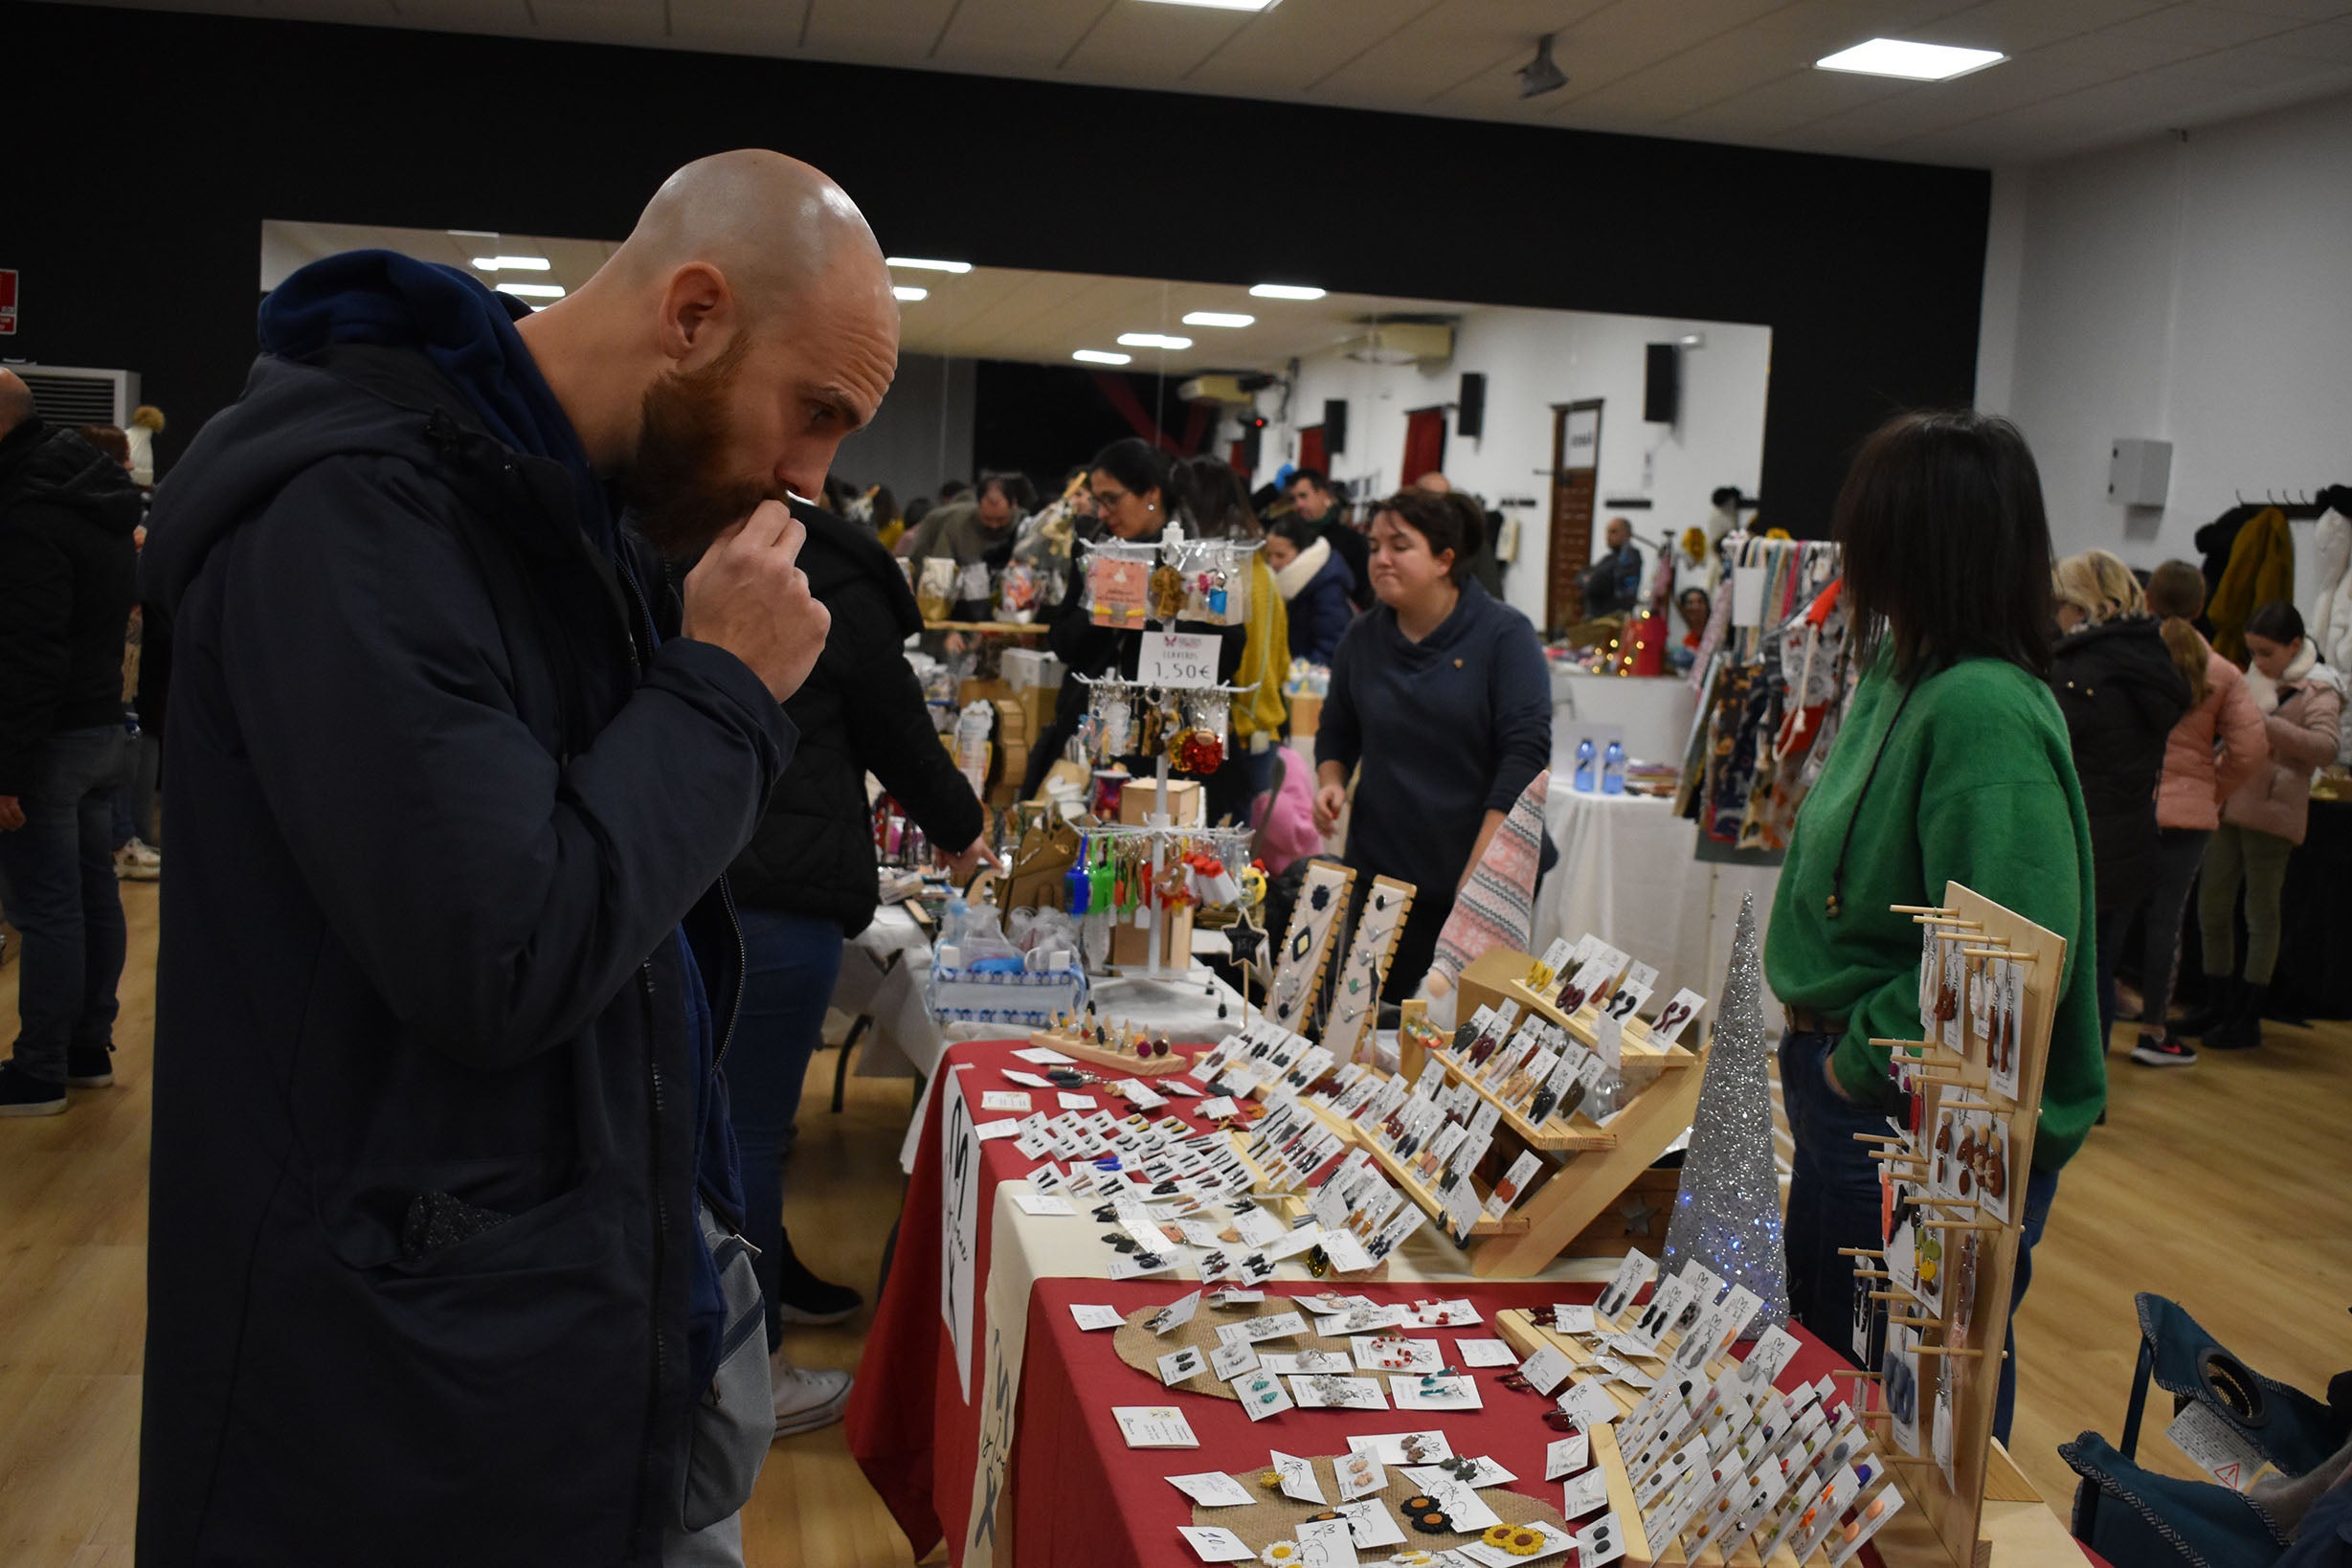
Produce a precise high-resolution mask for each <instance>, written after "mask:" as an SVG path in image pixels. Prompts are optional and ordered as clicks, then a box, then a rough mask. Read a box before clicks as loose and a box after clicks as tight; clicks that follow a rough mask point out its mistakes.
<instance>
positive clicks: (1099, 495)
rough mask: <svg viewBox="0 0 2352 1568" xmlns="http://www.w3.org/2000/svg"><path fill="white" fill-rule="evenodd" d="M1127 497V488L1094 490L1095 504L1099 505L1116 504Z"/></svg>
mask: <svg viewBox="0 0 2352 1568" xmlns="http://www.w3.org/2000/svg"><path fill="white" fill-rule="evenodd" d="M1126 499H1127V492H1126V491H1125V490H1097V491H1095V492H1094V504H1096V505H1097V506H1116V505H1117V504H1119V503H1120V502H1122V501H1125V500H1126Z"/></svg>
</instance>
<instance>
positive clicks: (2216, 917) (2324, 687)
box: [2197, 599, 2343, 1051]
mask: <svg viewBox="0 0 2352 1568" xmlns="http://www.w3.org/2000/svg"><path fill="white" fill-rule="evenodd" d="M2246 651H2247V653H2248V654H2249V655H2251V658H2252V661H2253V667H2252V668H2251V669H2250V670H2248V671H2247V672H2246V688H2247V690H2248V692H2249V693H2251V695H2252V697H2253V700H2254V706H2256V707H2257V708H2259V709H2261V711H2262V728H2263V730H2264V732H2265V735H2266V737H2267V738H2268V739H2269V741H2270V743H2271V758H2270V762H2269V764H2268V765H2267V766H2265V767H2262V768H2257V769H2255V770H2254V776H2253V777H2251V778H2250V779H2248V780H2247V781H2246V782H2245V783H2244V784H2242V785H2240V786H2239V787H2238V791H2237V793H2236V794H2235V795H2231V796H2230V797H2229V803H2228V804H2227V805H2225V806H2223V807H2222V821H2221V827H2220V829H2219V830H2218V831H2216V832H2215V833H2214V835H2213V838H2212V840H2210V841H2209V842H2208V843H2206V846H2205V883H2204V885H2203V886H2202V888H2201V889H2200V890H2199V892H2198V894H2197V919H2198V923H2199V924H2200V925H2201V926H2202V927H2203V929H2204V934H2205V968H2206V985H2207V986H2208V987H2210V988H2211V989H2212V990H2213V991H2214V992H2215V993H2216V994H2217V995H2218V996H2219V997H2223V998H2224V1004H2223V1005H2217V1006H2216V1007H2215V1009H2214V1011H2215V1014H2216V1017H2215V1018H2214V1019H2213V1021H2212V1023H2211V1024H2210V1026H2208V1027H2207V1028H2206V1030H2205V1043H2206V1049H2208V1050H2215V1051H2242V1050H2246V1049H2248V1048H2249V1047H2251V1046H2255V1045H2259V1044H2261V1043H2262V1004H2263V1001H2264V998H2265V997H2266V996H2267V995H2268V993H2269V992H2270V989H2271V971H2272V969H2273V968H2274V967H2275V966H2276V964H2277V962H2278V937H2279V905H2278V895H2279V892H2280V890H2281V889H2282V888H2283V887H2284V886H2285V885H2286V881H2287V858H2288V857H2289V856H2290V855H2292V854H2294V853H2295V846H2296V844H2299V843H2301V842H2302V841H2303V835H2304V833H2305V832H2306V831H2308V829H2309V828H2310V825H2311V775H2312V773H2314V772H2315V771H2316V770H2318V769H2320V768H2324V767H2326V766H2327V765H2328V764H2329V763H2331V762H2334V761H2335V760H2336V742H2337V736H2338V733H2339V731H2340V729H2341V726H2342V723H2343V688H2342V685H2341V679H2342V677H2341V674H2340V673H2339V672H2337V671H2335V670H2332V669H2330V668H2329V667H2328V666H2327V665H2325V664H2322V663H2320V662H2319V650H2318V648H2317V647H2315V646H2314V645H2313V644H2312V642H2311V639H2310V638H2306V637H2305V636H2304V635H2303V617H2302V615H2301V614H2300V613H2299V612H2298V611H2297V610H2296V608H2295V606H2294V605H2292V604H2289V603H2287V602H2286V601H2285V600H2283V599H2273V600H2272V601H2271V602H2270V603H2268V604H2264V605H2260V606H2258V607H2256V609H2255V610H2254V613H2253V614H2252V615H2251V616H2247V617H2246ZM2241 883H2243V884H2244V885H2245V887H2246V968H2245V970H2244V972H2243V976H2242V977H2241V976H2240V974H2239V972H2238V970H2237V966H2236V965H2235V964H2234V963H2233V962H2232V961H2231V955H2232V953H2233V952H2235V950H2236V946H2237V921H2236V915H2237V903H2238V886H2239V884H2241Z"/></svg>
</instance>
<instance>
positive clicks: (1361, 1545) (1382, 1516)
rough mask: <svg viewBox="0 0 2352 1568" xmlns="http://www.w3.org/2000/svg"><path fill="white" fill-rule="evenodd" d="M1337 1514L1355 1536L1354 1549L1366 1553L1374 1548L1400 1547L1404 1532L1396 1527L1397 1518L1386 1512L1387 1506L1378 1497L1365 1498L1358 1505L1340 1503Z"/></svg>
mask: <svg viewBox="0 0 2352 1568" xmlns="http://www.w3.org/2000/svg"><path fill="white" fill-rule="evenodd" d="M1338 1512H1339V1513H1340V1514H1341V1515H1342V1516H1343V1517H1344V1518H1346V1520H1347V1521H1348V1528H1349V1530H1350V1531H1352V1532H1353V1533H1354V1534H1355V1548H1356V1550H1357V1551H1359V1552H1368V1551H1370V1550H1372V1549H1373V1548H1374V1547H1376V1546H1402V1545H1403V1544H1404V1532H1403V1531H1402V1530H1400V1529H1399V1528H1398V1527H1397V1516H1396V1515H1395V1514H1393V1513H1391V1512H1388V1505H1387V1504H1385V1503H1383V1502H1381V1501H1380V1500H1379V1499H1378V1497H1367V1498H1365V1499H1364V1500H1363V1501H1362V1502H1359V1503H1342V1504H1340V1505H1339V1508H1338Z"/></svg>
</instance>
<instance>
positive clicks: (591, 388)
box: [139, 151, 898, 1568]
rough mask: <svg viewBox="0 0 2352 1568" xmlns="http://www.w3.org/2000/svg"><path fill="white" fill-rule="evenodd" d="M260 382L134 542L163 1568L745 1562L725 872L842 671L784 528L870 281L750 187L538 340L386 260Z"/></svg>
mask: <svg viewBox="0 0 2352 1568" xmlns="http://www.w3.org/2000/svg"><path fill="white" fill-rule="evenodd" d="M261 344H262V348H263V350H264V352H263V354H262V356H261V358H260V359H259V360H258V361H257V362H256V364H255V366H254V370H253V374H252V377H251V379H250V380H249V381H248V383H247V385H246V389H245V392H244V394H243V396H242V397H241V398H240V399H239V401H238V402H237V403H236V404H235V406H233V407H232V408H230V409H229V410H228V411H226V412H225V413H223V414H221V415H220V416H219V417H217V418H216V419H214V420H213V422H212V423H211V424H210V425H209V426H208V427H207V428H206V429H205V431H204V432H203V434H202V435H201V436H200V437H198V438H197V440H196V441H195V443H194V444H193V445H192V446H191V447H190V450H189V452H188V454H187V456H186V457H185V458H184V459H182V460H181V462H180V465H179V467H178V468H177V470H176V471H175V472H174V473H173V475H172V477H171V480H170V482H169V483H168V484H167V485H166V486H165V489H164V494H163V499H162V500H161V502H160V504H158V506H157V508H156V511H155V515H154V520H153V528H152V532H151V534H150V536H149V540H148V544H147V547H146V572H147V574H148V577H147V580H148V583H149V585H150V588H149V594H150V597H151V598H154V599H158V600H160V602H161V605H162V607H163V610H164V612H165V613H166V614H167V615H168V616H169V619H170V622H171V624H172V628H173V631H174V635H175V636H176V638H177V647H178V659H179V669H180V672H181V673H180V675H179V680H178V684H177V686H176V687H175V690H174V694H173V702H172V708H171V717H170V727H169V733H168V736H167V737H166V741H165V747H166V752H167V756H168V770H169V776H170V778H171V781H172V835H171V837H172V850H173V857H174V864H173V867H172V879H171V881H170V882H168V883H167V884H166V885H165V894H164V907H163V938H162V951H161V958H160V965H159V974H158V982H157V984H158V1005H157V1013H156V1026H155V1068H154V1097H155V1108H154V1154H153V1198H152V1207H151V1211H150V1225H149V1246H150V1254H149V1265H148V1337H147V1352H146V1417H145V1426H144V1431H143V1434H142V1453H141V1464H140V1499H139V1557H140V1560H141V1562H142V1563H143V1564H146V1565H147V1568H167V1565H176V1564H199V1563H203V1564H210V1563H257V1564H258V1563H271V1564H314V1563H329V1562H331V1563H337V1564H384V1565H387V1568H390V1565H393V1564H398V1565H401V1568H414V1565H417V1564H422V1563H433V1564H436V1565H453V1564H476V1563H479V1564H482V1565H484V1568H489V1565H493V1564H495V1565H499V1568H507V1565H511V1564H516V1563H563V1564H567V1565H572V1564H578V1565H588V1564H644V1565H653V1564H658V1563H659V1564H682V1563H698V1564H699V1563H714V1564H716V1563H739V1562H740V1561H741V1550H742V1549H741V1537H740V1531H739V1528H738V1525H737V1521H736V1517H735V1516H736V1512H737V1511H738V1509H739V1508H740V1507H741V1505H742V1503H743V1501H744V1499H745V1498H746V1497H747V1496H748V1495H749V1494H750V1487H751V1483H752V1480H753V1478H754V1477H755V1476H756V1475H757V1473H758V1469H759V1465H760V1461H761V1459H762V1457H763V1456H764V1455H765V1453H766V1451H767V1446H768V1443H769V1441H770V1438H771V1436H772V1435H773V1411H772V1409H771V1404H770V1392H769V1386H768V1362H767V1346H766V1343H765V1339H764V1336H763V1334H762V1333H761V1332H760V1330H761V1313H760V1302H759V1294H758V1288H757V1286H756V1284H755V1283H754V1282H753V1279H752V1274H751V1264H750V1258H749V1256H748V1255H747V1252H746V1248H745V1244H744V1243H743V1242H742V1240H741V1239H740V1237H739V1236H738V1235H737V1234H736V1232H737V1231H738V1229H739V1228H740V1225H741V1203H742V1198H741V1191H740V1185H739V1178H738V1175H737V1172H736V1170H735V1165H734V1151H733V1145H732V1142H731V1140H730V1139H729V1137H728V1132H727V1125H728V1115H727V1108H726V1090H725V1080H724V1078H723V1076H722V1071H721V1069H722V1064H723V1063H724V1061H725V1058H726V1054H727V1049H728V1037H729V1032H730V1027H731V1024H732V1021H733V1014H734V1009H735V1004H736V998H737V994H738V992H739V990H740V988H741V979H742V952H741V947H740V942H739V938H738V935H737V932H736V929H735V923H734V919H733V915H732V908H731V904H730V901H729V899H728V894H727V889H726V886H725V885H724V882H723V880H722V877H721V873H722V872H723V870H724V869H725V867H726V866H727V864H728V862H729V861H731V860H732V859H733V858H734V857H735V855H736V853H737V852H738V851H739V850H741V849H742V848H743V846H744V844H745V842H746V841H747V840H749V839H750V835H751V832H752V829H753V827H754V825H755V824H756V823H757V822H758V820H759V818H760V813H761V809H762V806H763V804H764V802H765V801H766V799H767V796H768V794H769V791H770V788H771V787H772V786H773V784H774V783H775V781H776V777H777V774H778V773H780V772H781V771H782V770H783V768H784V767H785V765H786V763H787V762H788V761H789V760H790V758H791V756H792V752H793V748H794V742H795V734H794V729H793V726H792V725H791V723H790V722H789V720H788V719H787V718H786V717H785V715H784V713H783V710H782V709H781V707H780V706H778V705H779V703H780V702H781V701H782V700H783V699H784V698H786V697H788V696H790V695H791V694H792V693H793V692H794V690H795V688H796V687H797V686H798V684H799V683H800V682H801V680H802V679H803V678H804V677H805V676H806V675H807V673H808V672H809V669H810V667H811V665H812V664H813V663H814V661H816V659H817V658H818V653H819V652H820V651H821V649H822V647H823V645H824V640H825V634H826V628H827V618H826V616H825V612H824V610H823V609H822V607H821V606H819V605H818V604H817V603H816V602H815V601H813V600H812V599H811V598H810V596H809V592H808V585H807V583H806V581H805V579H804V578H803V577H802V575H801V573H800V571H799V570H798V569H797V567H796V566H795V553H796V552H797V550H798V549H799V544H800V540H801V537H802V528H801V525H800V523H799V522H798V521H796V520H795V518H794V516H793V515H792V513H791V511H790V509H789V508H788V506H787V505H786V504H784V502H785V498H786V497H788V496H791V495H794V494H797V495H799V496H813V495H816V494H818V493H819V489H820V486H821V484H822V482H823V479H824V474H825V471H826V469H827V467H828V466H829V465H830V463H831V460H832V457H833V452H834V449H835V447H836V446H837V445H838V444H839V443H840V440H841V438H842V437H844V436H846V435H848V434H849V433H850V432H852V431H854V430H856V429H858V428H859V427H860V426H861V425H862V424H864V423H865V422H866V421H867V420H868V419H870V418H871V417H872V416H873V414H874V411H875V408H876V407H877V405H879V404H880V402H881V401H882V398H883V395H884V393H885V392H886V391H887V390H888V388H889V385H890V380H891V377H892V375H893V374H894V373H895V370H896V367H897V358H898V314H897V305H896V303H895V302H894V301H893V299H892V297H891V293H890V283H889V277H888V273H887V270H886V269H885V266H884V264H883V258H882V252H881V250H880V248H879V247H878V246H877V245H876V244H875V241H874V237H873V235H871V234H870V233H869V232H868V230H867V228H866V225H865V222H864V220H863V219H862V217H861V216H860V215H859V213H858V210H857V208H856V207H855V206H853V205H852V204H851V202H850V200H849V198H848V197H847V196H846V195H845V194H843V193H842V191H841V190H840V188H839V187H837V186H835V185H834V184H833V183H832V182H831V181H829V180H827V179H826V178H825V177H824V176H823V175H821V174H819V173H818V171H817V170H815V169H813V168H808V167H807V166H805V165H802V164H798V163H795V162H794V161H792V160H790V159H787V158H784V157H781V156H779V155H777V154H775V153H771V152H758V151H744V152H732V153H726V154H722V155H719V156H717V157H713V158H707V159H705V160H703V161H701V162H699V163H695V164H692V165H689V166H688V167H687V168H683V169H681V170H680V171H679V172H678V173H677V174H676V175H674V176H672V177H671V179H670V180H669V181H668V182H667V183H666V184H664V185H663V186H662V188H661V191H660V192H659V193H658V194H657V195H656V196H655V197H654V199H653V201H652V202H651V203H650V204H649V205H648V206H647V208H646V209H645V212H644V215H643V216H642V218H641V219H640V220H639V221H638V226H637V228H636V230H635V232H634V233H633V234H632V235H630V237H629V239H628V241H627V242H626V243H625V244H623V245H622V246H621V248H620V249H619V250H618V251H617V252H616V253H615V255H614V256H613V258H612V259H611V260H610V261H609V262H608V263H607V264H606V265H605V267H604V268H603V270H602V271H600V272H598V273H597V274H596V276H595V277H594V279H593V280H591V281H590V282H588V283H587V284H586V285H584V286H583V287H581V288H580V289H579V291H578V292H577V293H575V294H573V295H572V296H571V298H569V299H567V300H565V301H563V302H560V303H558V304H555V305H553V306H550V307H549V308H548V309H547V310H545V311H543V312H541V313H540V314H538V315H535V316H532V315H527V314H526V312H525V311H524V310H523V309H522V308H521V307H520V306H519V305H518V304H517V302H514V301H513V300H512V299H511V298H510V297H509V296H505V295H500V294H493V293H491V292H489V291H488V290H486V289H484V288H483V287H482V284H481V283H480V282H478V281H477V280H474V279H472V278H471V277H469V276H466V275H464V274H462V273H459V272H457V271H455V270H453V269H449V268H442V267H435V266H429V265H426V264H424V263H421V262H418V261H414V260H412V259H410V258H404V257H400V256H395V255H392V254H389V253H385V252H359V253H354V254H351V255H347V256H339V257H334V258H328V259H327V260H325V261H321V262H318V263H316V264H314V265H312V266H310V267H307V268H304V269H303V270H302V271H301V272H299V273H297V274H295V275H294V276H293V277H292V278H290V279H288V280H286V282H285V283H284V284H283V285H282V286H280V288H279V289H278V290H277V291H276V292H275V293H273V294H272V295H271V296H270V298H269V299H268V300H267V301H266V302H264V303H263V306H262V311H261ZM624 513H625V514H626V516H627V517H628V519H629V520H630V524H629V525H624V522H623V521H622V519H623V515H624ZM632 525H633V526H632ZM706 547H707V548H706ZM697 551H701V552H702V553H701V559H700V563H699V564H698V565H697V566H695V567H694V569H693V570H692V571H690V572H689V573H687V574H686V575H685V577H684V579H683V594H677V593H673V592H672V591H671V589H670V588H669V586H668V575H669V574H668V572H667V571H665V567H664V562H663V559H662V557H663V555H665V554H666V555H668V556H670V557H672V558H680V557H686V556H691V555H693V554H695V553H696V552H697Z"/></svg>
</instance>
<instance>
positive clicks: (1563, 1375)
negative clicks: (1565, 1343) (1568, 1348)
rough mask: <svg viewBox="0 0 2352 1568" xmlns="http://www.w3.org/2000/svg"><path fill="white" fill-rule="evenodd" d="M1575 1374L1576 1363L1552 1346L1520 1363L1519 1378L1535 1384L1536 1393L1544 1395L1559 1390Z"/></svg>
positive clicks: (1547, 1346)
mask: <svg viewBox="0 0 2352 1568" xmlns="http://www.w3.org/2000/svg"><path fill="white" fill-rule="evenodd" d="M1575 1372H1576V1363H1575V1362H1574V1361H1571V1360H1569V1359H1568V1357H1567V1356H1565V1355H1561V1354H1560V1353H1559V1352H1558V1351H1557V1350H1556V1349H1554V1348H1553V1347H1552V1346H1550V1345H1546V1346H1544V1347H1543V1348H1542V1349H1540V1350H1538V1351H1536V1352H1535V1354H1534V1355H1531V1356H1529V1357H1528V1358H1527V1359H1526V1360H1524V1361H1522V1362H1520V1363H1519V1376H1520V1377H1522V1378H1526V1379H1527V1380H1528V1381H1529V1382H1531V1383H1534V1385H1535V1392H1536V1393H1538V1394H1544V1395H1549V1394H1551V1393H1552V1392H1553V1391H1554V1390H1556V1389H1557V1388H1558V1387H1559V1385H1560V1384H1562V1383H1564V1382H1566V1381H1567V1380H1568V1379H1569V1378H1570V1377H1571V1376H1573V1375H1574V1373H1575Z"/></svg>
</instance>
